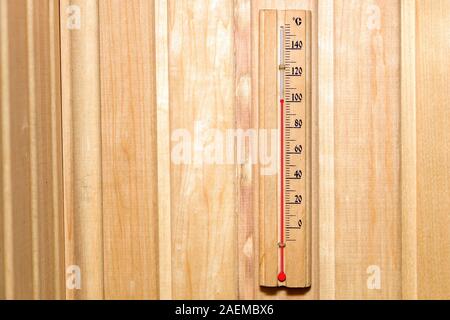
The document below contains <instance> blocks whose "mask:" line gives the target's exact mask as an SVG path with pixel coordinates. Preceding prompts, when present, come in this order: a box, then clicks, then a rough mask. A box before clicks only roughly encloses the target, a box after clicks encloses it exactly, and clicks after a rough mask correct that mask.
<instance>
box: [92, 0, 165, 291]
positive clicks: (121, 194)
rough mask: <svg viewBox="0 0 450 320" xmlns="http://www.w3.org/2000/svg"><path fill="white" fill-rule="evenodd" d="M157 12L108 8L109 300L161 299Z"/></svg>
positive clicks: (136, 6)
mask: <svg viewBox="0 0 450 320" xmlns="http://www.w3.org/2000/svg"><path fill="white" fill-rule="evenodd" d="M154 13H155V11H154V1H147V0H132V1H122V0H108V1H101V2H100V52H101V93H102V142H103V144H102V153H103V157H102V164H103V166H102V167H103V224H104V227H103V231H104V261H105V263H104V270H105V271H104V272H105V276H104V277H105V283H104V290H105V298H106V299H156V298H158V297H159V289H158V288H159V282H158V219H157V218H158V206H157V156H156V151H157V149H156V80H155V79H156V78H155V77H156V75H155V37H154V35H155V33H154V16H155V15H154ZM164 134H167V132H166V133H164Z"/></svg>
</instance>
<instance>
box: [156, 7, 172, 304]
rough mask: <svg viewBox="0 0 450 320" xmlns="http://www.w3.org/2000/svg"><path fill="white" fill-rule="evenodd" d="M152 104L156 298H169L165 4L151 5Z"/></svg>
mask: <svg viewBox="0 0 450 320" xmlns="http://www.w3.org/2000/svg"><path fill="white" fill-rule="evenodd" d="M155 52H156V62H157V63H156V66H155V67H156V103H157V139H158V143H157V145H158V233H159V238H158V241H159V256H158V257H159V295H160V299H165V300H167V299H171V298H172V246H171V245H168V244H169V243H171V237H172V229H171V214H170V205H171V197H170V134H169V133H170V106H169V97H170V88H169V33H168V3H167V0H156V1H155Z"/></svg>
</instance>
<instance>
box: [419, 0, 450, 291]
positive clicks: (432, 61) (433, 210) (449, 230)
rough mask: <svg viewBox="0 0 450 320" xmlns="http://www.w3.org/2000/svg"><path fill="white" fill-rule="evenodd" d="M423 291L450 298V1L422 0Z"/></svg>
mask: <svg viewBox="0 0 450 320" xmlns="http://www.w3.org/2000/svg"><path fill="white" fill-rule="evenodd" d="M416 3H417V8H416V16H417V20H416V62H417V65H416V84H417V87H416V98H417V110H416V115H417V134H416V138H417V150H416V155H417V162H416V164H417V167H416V178H417V213H416V214H417V244H418V248H417V292H418V297H419V298H420V299H449V298H450V250H449V248H450V238H449V235H450V227H449V226H450V215H449V212H450V197H449V195H448V192H449V189H450V147H449V146H450V131H449V126H450V117H449V115H448V107H449V105H450V96H449V83H450V76H449V74H448V70H449V68H450V64H449V59H448V53H449V51H450V29H449V27H448V26H449V23H450V15H449V11H450V2H449V1H441V0H433V1H417V2H416Z"/></svg>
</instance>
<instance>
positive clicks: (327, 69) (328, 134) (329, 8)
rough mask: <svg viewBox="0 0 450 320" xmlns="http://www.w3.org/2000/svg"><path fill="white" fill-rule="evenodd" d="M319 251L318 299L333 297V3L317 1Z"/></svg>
mask: <svg viewBox="0 0 450 320" xmlns="http://www.w3.org/2000/svg"><path fill="white" fill-rule="evenodd" d="M317 12H318V15H319V19H318V38H319V39H318V43H319V47H320V50H319V51H318V82H319V83H320V85H319V87H318V88H319V89H318V91H319V97H318V109H317V110H318V111H317V112H318V113H319V115H318V117H319V126H320V130H319V154H320V158H319V181H320V182H319V186H320V187H319V194H320V196H319V199H320V200H319V220H320V227H319V228H320V229H319V247H320V249H319V250H320V262H319V269H320V272H319V274H320V281H319V286H320V289H319V292H320V299H327V300H329V299H334V298H335V297H336V287H335V285H336V261H335V245H336V244H335V227H336V225H335V181H334V159H335V152H334V117H335V109H334V15H335V13H334V0H319V2H318V9H317Z"/></svg>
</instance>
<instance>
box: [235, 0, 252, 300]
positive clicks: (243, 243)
mask: <svg viewBox="0 0 450 320" xmlns="http://www.w3.org/2000/svg"><path fill="white" fill-rule="evenodd" d="M234 24H235V31H234V41H235V48H236V49H235V50H236V51H235V56H236V71H235V72H236V82H235V88H236V129H238V130H243V134H244V137H246V139H247V140H246V141H242V140H241V142H238V143H237V144H236V151H235V153H236V160H237V163H236V170H237V178H238V181H237V183H238V185H237V188H236V192H237V194H236V199H237V201H238V204H237V206H236V209H237V215H238V229H237V237H238V277H239V299H244V300H248V299H253V298H254V297H255V286H254V281H257V277H256V275H255V273H254V271H253V270H254V268H255V265H256V264H257V263H256V262H255V259H254V257H255V250H254V248H255V239H254V219H255V214H254V210H253V183H252V182H253V174H252V164H253V163H254V161H256V160H257V159H254V157H255V155H254V152H253V151H254V150H255V148H256V145H255V139H254V137H256V132H255V131H249V130H251V129H252V128H253V124H252V106H251V90H252V88H251V1H250V0H235V1H234ZM247 134H248V138H247ZM250 144H252V145H250Z"/></svg>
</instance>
